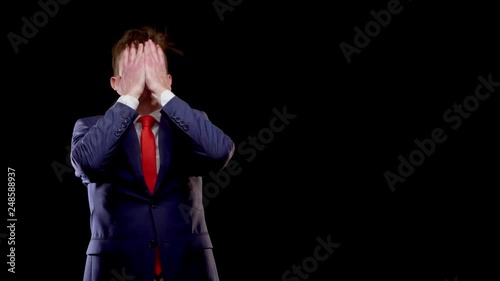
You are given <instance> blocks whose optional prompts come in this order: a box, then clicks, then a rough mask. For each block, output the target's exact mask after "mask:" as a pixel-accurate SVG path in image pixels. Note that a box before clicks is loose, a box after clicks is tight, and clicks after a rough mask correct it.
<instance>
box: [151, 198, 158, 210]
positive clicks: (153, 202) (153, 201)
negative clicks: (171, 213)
mask: <svg viewBox="0 0 500 281" xmlns="http://www.w3.org/2000/svg"><path fill="white" fill-rule="evenodd" d="M157 207H158V203H157V202H156V200H151V208H153V209H156V208H157Z"/></svg>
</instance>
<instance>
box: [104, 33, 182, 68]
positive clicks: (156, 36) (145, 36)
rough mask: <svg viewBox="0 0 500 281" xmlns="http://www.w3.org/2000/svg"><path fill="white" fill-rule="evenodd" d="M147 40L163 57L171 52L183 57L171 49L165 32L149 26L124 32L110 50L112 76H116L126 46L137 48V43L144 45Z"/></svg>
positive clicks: (179, 52) (180, 53) (171, 46)
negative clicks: (155, 45) (162, 53)
mask: <svg viewBox="0 0 500 281" xmlns="http://www.w3.org/2000/svg"><path fill="white" fill-rule="evenodd" d="M149 39H151V40H152V41H153V43H155V44H157V45H159V46H160V47H161V48H162V50H163V52H164V53H165V56H166V55H167V52H173V53H175V54H178V55H181V56H182V55H183V54H182V52H181V51H179V50H178V49H176V48H174V47H173V45H174V44H173V43H171V42H169V41H168V36H167V32H166V31H165V32H160V31H158V30H157V29H156V28H154V27H152V26H149V25H145V26H142V27H141V28H137V29H129V30H126V31H125V32H124V34H123V36H122V37H121V38H120V39H119V40H118V41H117V42H116V43H115V44H114V45H113V47H112V48H111V56H112V62H111V63H112V67H113V74H114V75H117V74H118V60H119V58H120V55H121V54H122V52H123V51H124V50H125V48H126V47H127V46H128V45H130V46H131V45H132V44H134V45H135V46H136V47H137V45H138V44H139V43H145V42H146V41H148V40H149Z"/></svg>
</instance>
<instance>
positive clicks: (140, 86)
mask: <svg viewBox="0 0 500 281" xmlns="http://www.w3.org/2000/svg"><path fill="white" fill-rule="evenodd" d="M119 69H120V70H121V73H120V76H119V77H118V81H117V82H118V83H117V89H116V90H117V92H118V94H120V95H130V96H133V97H135V98H137V99H139V97H140V96H141V95H142V93H143V92H144V88H145V86H146V76H145V70H144V44H142V43H141V44H138V46H137V48H136V47H135V46H127V48H125V50H124V51H123V53H122V57H121V58H120V65H119Z"/></svg>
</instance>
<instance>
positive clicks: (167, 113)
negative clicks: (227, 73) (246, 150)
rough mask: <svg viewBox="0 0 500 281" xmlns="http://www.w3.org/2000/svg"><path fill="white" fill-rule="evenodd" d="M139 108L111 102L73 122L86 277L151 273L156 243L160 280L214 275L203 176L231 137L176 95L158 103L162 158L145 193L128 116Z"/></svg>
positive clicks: (222, 156)
mask: <svg viewBox="0 0 500 281" xmlns="http://www.w3.org/2000/svg"><path fill="white" fill-rule="evenodd" d="M137 116H138V113H137V112H136V111H135V110H133V109H132V108H130V107H128V106H126V105H124V104H121V103H119V102H117V103H115V104H114V105H113V106H112V107H110V108H109V109H108V110H107V111H106V112H105V114H104V115H102V116H93V117H87V118H82V119H79V120H77V122H76V124H75V126H74V130H73V136H72V145H71V162H72V164H73V167H74V168H75V174H76V176H78V177H80V178H81V180H82V182H83V184H84V185H85V186H86V187H87V190H88V203H89V208H90V230H91V238H90V242H89V245H88V248H87V252H86V253H87V262H86V265H85V272H84V281H111V280H130V279H131V278H132V276H133V278H134V279H133V280H134V281H153V279H154V257H155V248H156V247H157V246H158V247H159V249H160V256H161V263H162V268H163V274H164V279H165V281H169V280H172V281H183V280H189V281H195V280H218V273H217V268H216V264H215V261H214V256H213V252H212V243H211V239H210V235H209V233H208V230H207V226H206V222H205V215H204V210H203V202H202V178H203V176H205V175H207V173H208V172H210V171H215V172H217V171H219V170H221V169H222V168H224V167H225V165H226V164H227V163H228V161H229V159H230V158H231V156H232V155H233V152H234V143H233V141H232V140H231V138H230V137H229V136H228V135H226V134H225V133H224V132H223V131H222V130H221V129H219V128H218V127H216V126H215V125H214V124H212V123H211V121H209V119H208V118H207V115H206V114H205V113H204V112H202V111H199V110H196V109H193V108H191V107H190V106H189V105H188V104H187V103H186V102H184V101H183V100H182V99H180V98H179V97H177V96H175V97H174V98H173V99H171V100H170V101H169V102H168V103H167V104H166V105H165V106H164V107H163V108H162V109H161V116H162V117H161V121H160V128H159V132H158V138H159V141H158V143H159V151H160V161H161V164H160V167H159V173H158V179H157V183H156V187H155V192H154V194H151V193H150V192H149V190H148V188H147V186H146V183H145V181H144V178H143V173H142V168H141V158H140V144H139V138H138V136H137V133H136V130H135V127H134V124H133V122H134V120H135V119H136V117H137ZM127 278H128V279H127Z"/></svg>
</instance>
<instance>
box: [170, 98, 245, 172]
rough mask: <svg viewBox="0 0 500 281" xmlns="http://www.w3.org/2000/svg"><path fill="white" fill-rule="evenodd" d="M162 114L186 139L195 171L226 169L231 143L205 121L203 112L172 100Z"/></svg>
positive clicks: (230, 153)
mask: <svg viewBox="0 0 500 281" xmlns="http://www.w3.org/2000/svg"><path fill="white" fill-rule="evenodd" d="M161 113H162V115H163V116H164V117H166V118H168V119H170V120H171V123H172V124H174V126H175V127H177V128H178V129H179V130H180V131H181V132H183V133H184V135H185V136H186V137H187V139H188V144H189V148H188V150H189V151H190V153H191V154H192V156H193V161H195V162H196V164H197V165H195V166H196V167H197V168H199V169H201V171H204V172H208V171H215V172H218V171H220V170H221V169H223V168H224V167H225V166H226V165H227V163H228V162H229V160H230V159H231V157H232V156H233V153H234V149H235V145H234V142H233V140H232V139H231V138H230V137H229V136H228V135H227V134H225V133H224V132H223V131H222V130H221V129H220V128H219V127H217V126H216V125H214V124H213V123H212V122H211V121H210V120H209V119H208V117H207V114H206V113H205V112H203V111H199V110H196V109H193V108H191V107H190V106H189V105H188V104H187V103H186V102H185V101H183V100H182V99H180V98H179V97H177V96H175V97H173V98H172V99H171V100H170V101H169V102H168V103H167V104H166V105H165V106H164V107H163V109H162V111H161Z"/></svg>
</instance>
